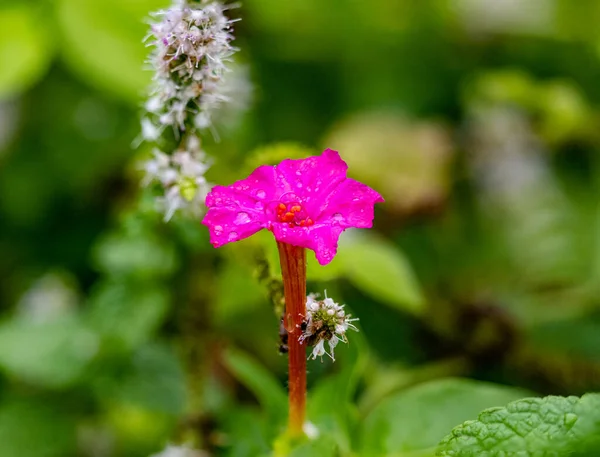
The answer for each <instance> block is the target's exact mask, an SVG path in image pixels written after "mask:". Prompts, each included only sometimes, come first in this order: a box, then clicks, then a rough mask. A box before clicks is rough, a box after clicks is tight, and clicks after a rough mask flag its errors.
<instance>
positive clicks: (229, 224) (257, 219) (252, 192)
mask: <svg viewBox="0 0 600 457" xmlns="http://www.w3.org/2000/svg"><path fill="white" fill-rule="evenodd" d="M347 170H348V165H346V163H345V162H344V161H343V160H342V159H341V158H340V156H339V154H338V153H337V152H336V151H332V150H331V149H327V150H325V151H324V152H323V154H321V155H320V156H314V157H308V158H306V159H300V160H291V159H287V160H284V161H283V162H281V163H280V164H279V165H275V166H268V165H263V166H261V167H258V168H257V169H256V170H254V171H253V172H252V173H251V174H250V176H248V177H247V178H246V179H242V180H241V181H237V182H235V183H234V184H232V185H230V186H215V187H214V188H213V189H212V190H211V192H210V193H209V194H208V195H207V197H206V206H207V207H208V212H207V213H206V216H205V217H204V220H203V221H202V223H203V224H204V225H206V226H208V228H209V232H210V242H211V243H212V245H213V246H214V247H216V248H217V247H220V246H222V245H224V244H226V243H229V242H233V241H238V240H241V239H243V238H247V237H249V236H250V235H253V234H254V233H256V232H258V231H259V230H261V229H263V228H266V229H267V230H270V231H271V232H273V234H274V235H275V239H276V240H277V241H281V242H284V243H289V244H292V245H294V246H301V247H305V248H309V249H312V250H313V251H315V255H316V257H317V260H318V261H319V263H320V264H321V265H326V264H328V263H329V262H331V260H332V259H333V257H334V256H335V254H336V252H337V244H338V238H339V236H340V234H341V233H342V232H343V231H344V230H346V229H347V228H351V227H357V228H370V227H371V226H372V225H373V212H374V206H375V203H378V202H383V198H382V197H381V195H379V194H378V193H377V192H375V191H374V190H373V189H371V188H370V187H368V186H366V185H365V184H362V183H360V182H358V181H355V180H353V179H349V178H347V177H346V171H347Z"/></svg>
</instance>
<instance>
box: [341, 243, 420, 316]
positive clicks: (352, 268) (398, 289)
mask: <svg viewBox="0 0 600 457" xmlns="http://www.w3.org/2000/svg"><path fill="white" fill-rule="evenodd" d="M334 262H339V263H340V264H342V268H343V270H344V273H345V275H346V277H347V278H348V279H349V280H350V281H351V282H352V283H353V284H354V285H355V286H356V287H357V288H359V289H361V290H362V291H363V292H365V293H366V294H368V295H370V296H371V297H373V298H374V299H376V300H377V301H380V302H382V303H387V304H389V305H391V306H393V307H395V308H398V309H401V310H403V311H408V312H410V313H414V314H420V313H421V312H423V310H424V306H425V300H424V298H423V296H422V294H421V290H420V288H419V285H418V283H417V280H416V278H415V276H414V274H413V272H412V269H411V267H410V265H409V263H408V261H407V259H406V258H405V257H404V255H403V253H402V252H401V251H400V250H399V249H398V248H397V247H396V246H395V245H393V244H392V243H390V242H388V241H386V240H384V239H381V238H378V237H375V236H373V235H367V234H360V236H354V237H352V238H351V239H348V240H344V243H343V245H342V246H340V249H339V252H338V258H337V259H335V260H334ZM332 263H333V262H332Z"/></svg>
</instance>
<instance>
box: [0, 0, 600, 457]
mask: <svg viewBox="0 0 600 457" xmlns="http://www.w3.org/2000/svg"><path fill="white" fill-rule="evenodd" d="M166 4H167V3H166V2H165V1H163V0H104V1H98V0H3V1H2V2H0V312H1V316H0V317H1V321H0V456H2V457H16V456H18V457H70V456H85V457H88V456H89V457H105V456H119V457H120V456H123V457H137V456H140V457H142V456H147V455H149V454H152V453H155V452H158V451H159V450H160V449H161V448H162V447H163V446H164V445H165V443H167V442H168V441H171V442H189V443H192V444H193V445H195V446H196V447H198V448H199V449H204V450H206V451H207V453H208V454H207V455H234V456H250V457H252V456H263V455H269V449H270V448H271V446H272V441H273V439H274V437H275V436H276V435H277V433H278V432H279V431H281V427H282V425H283V424H284V417H285V378H286V366H285V365H286V361H285V358H284V357H281V356H279V355H278V353H277V347H278V335H277V331H278V317H277V315H276V313H275V312H274V311H273V303H272V298H273V296H275V297H276V296H277V293H278V290H279V287H280V284H279V283H278V281H277V277H278V271H277V268H278V267H277V259H276V258H275V257H274V255H275V254H274V251H273V249H274V246H275V244H274V243H273V242H272V241H271V240H270V238H269V236H270V235H269V234H266V235H265V236H257V237H254V238H252V239H249V240H246V241H243V242H241V243H236V244H234V245H231V246H227V247H224V248H222V249H220V250H218V251H217V250H214V249H213V248H212V247H211V246H210V244H209V243H208V235H207V233H206V230H205V227H203V226H201V225H200V224H199V221H194V220H189V219H186V218H184V217H176V218H174V220H173V221H171V222H170V223H168V224H164V223H163V222H162V220H161V216H160V214H158V213H156V212H155V211H154V210H153V196H152V195H153V194H152V191H151V190H142V189H140V187H139V179H140V175H139V172H138V171H137V166H138V165H136V161H137V160H138V159H139V158H140V157H143V156H144V154H146V153H147V152H148V146H142V148H140V149H139V150H134V149H133V148H132V142H133V140H134V139H135V138H136V137H137V136H138V134H139V117H140V114H141V106H142V104H143V98H144V93H145V88H146V86H147V84H148V82H149V80H150V76H151V74H150V72H148V71H144V70H143V62H144V58H145V56H146V53H147V52H148V48H146V47H144V45H143V44H142V38H143V37H144V36H145V35H146V33H147V24H145V23H144V20H145V18H147V17H148V13H149V12H150V11H153V10H156V9H158V8H160V7H164V6H166ZM232 15H233V16H235V17H241V18H242V19H243V20H242V21H241V22H239V23H237V24H236V35H237V40H236V42H235V44H236V45H237V46H238V47H240V48H241V52H240V53H239V54H238V63H239V65H240V67H242V68H247V71H248V74H249V77H250V78H251V80H252V83H253V85H254V89H253V95H252V101H251V102H250V103H249V107H248V110H247V112H246V113H245V114H243V115H241V116H237V117H235V118H231V119H229V121H228V122H223V124H222V125H218V126H217V129H218V131H219V135H220V137H221V141H220V142H215V141H213V139H212V138H211V137H210V136H208V137H207V138H206V150H207V152H208V153H209V154H211V155H212V156H213V157H214V159H215V165H214V166H213V168H211V170H210V171H209V173H208V178H209V179H210V180H211V181H212V182H218V183H223V184H226V183H229V182H231V181H233V180H236V179H240V178H242V177H244V176H245V175H246V174H247V172H248V171H250V170H251V169H252V168H253V167H254V166H256V165H259V164H261V163H263V162H265V161H268V160H271V159H274V158H276V157H278V156H280V155H285V154H286V151H288V150H290V148H291V149H294V148H295V149H297V148H299V147H300V146H294V145H303V147H306V148H308V149H310V150H311V151H313V152H314V153H318V152H319V151H320V150H322V149H323V148H325V147H330V148H332V149H337V150H339V151H340V153H341V155H342V157H343V158H344V159H345V160H346V161H347V162H348V163H349V166H350V175H351V176H352V177H354V178H356V179H359V180H362V181H364V182H366V183H368V184H369V185H371V186H373V187H374V188H375V189H377V190H378V191H380V193H381V194H382V195H383V196H384V197H385V198H386V203H385V204H384V205H379V206H380V207H379V208H378V209H377V210H378V212H377V215H376V220H375V229H373V230H371V231H363V232H360V233H348V234H345V235H344V236H343V237H342V242H341V247H340V253H339V255H338V257H337V258H336V259H335V260H334V261H333V262H332V263H331V264H330V265H329V266H327V267H325V268H320V267H318V266H317V265H316V262H313V263H312V264H311V266H310V269H309V270H310V271H309V290H310V291H313V292H321V293H322V292H323V290H324V289H327V291H328V294H329V296H332V297H334V298H335V299H336V300H337V301H339V302H342V303H346V304H347V309H349V310H350V311H351V312H352V314H353V315H355V316H357V317H359V318H360V322H359V327H360V330H361V332H360V333H358V334H352V335H350V344H349V345H348V346H344V347H339V350H337V351H336V354H337V359H338V360H337V362H336V363H335V364H332V363H331V362H330V361H329V360H325V361H323V363H319V362H311V363H310V364H309V370H310V373H309V388H310V392H309V397H310V400H309V412H310V418H311V420H312V421H313V422H315V423H316V424H317V426H318V427H319V428H320V429H321V430H322V431H324V438H323V439H322V440H321V441H320V444H319V446H322V447H321V448H318V450H317V449H312V448H311V449H312V450H311V449H308V450H304V451H298V452H304V454H302V453H298V454H294V455H317V452H319V453H320V454H318V455H323V456H327V455H332V456H333V455H404V454H395V453H398V452H401V451H407V452H408V451H410V450H415V449H422V448H427V447H430V446H433V445H435V444H436V443H437V442H438V441H439V440H440V439H441V438H442V437H443V436H444V435H445V434H446V433H448V432H449V431H450V429H451V428H452V426H454V425H457V424H458V423H460V422H461V421H463V420H466V419H470V418H474V417H475V415H476V413H477V412H478V411H479V410H481V409H483V408H485V407H488V406H498V405H502V404H504V403H506V402H508V401H510V400H513V399H515V398H520V397H523V396H526V395H528V394H550V393H552V394H562V395H564V394H581V393H583V392H586V391H591V390H598V389H599V388H600V312H599V311H600V301H599V299H598V296H599V295H598V292H599V288H600V287H599V286H600V283H599V280H600V230H599V229H600V226H599V221H600V219H599V216H600V213H599V207H598V195H599V194H598V185H599V183H600V157H599V156H598V154H599V152H600V130H599V129H598V120H599V119H600V117H599V107H600V83H599V82H600V29H599V28H598V26H597V24H598V22H599V21H600V2H598V1H595V0H581V1H577V2H574V1H569V0H528V1H524V2H519V1H510V0H503V1H493V0H454V1H452V0H432V1H429V0H426V1H423V0H369V1H368V2H366V1H358V0H357V1H352V0H285V1H282V0H245V1H244V2H243V4H242V6H241V8H238V9H235V10H233V11H232ZM280 142H285V143H286V145H284V146H280V147H268V145H271V144H275V143H280ZM286 148H287V149H286ZM309 257H312V254H311V253H309ZM312 260H314V259H312ZM449 377H450V378H451V379H447V378H449ZM456 378H471V380H464V379H462V380H461V379H456ZM490 383H494V384H490ZM441 398H445V399H446V400H444V401H441V400H440V399H441ZM415 417H417V418H418V420H417V421H416V422H415ZM419 421H421V422H419ZM411 427H412V428H411ZM352 453H354V454H352ZM406 455H408V454H406Z"/></svg>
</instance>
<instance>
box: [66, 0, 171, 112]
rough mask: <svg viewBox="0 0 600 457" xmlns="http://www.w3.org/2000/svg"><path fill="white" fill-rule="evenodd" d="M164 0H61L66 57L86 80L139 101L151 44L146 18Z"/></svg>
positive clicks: (127, 98) (145, 83) (145, 85)
mask: <svg viewBox="0 0 600 457" xmlns="http://www.w3.org/2000/svg"><path fill="white" fill-rule="evenodd" d="M166 4H168V2H166V1H165V0H152V1H150V2H140V1H136V0H124V1H121V0H107V1H104V2H102V3H98V2H95V1H93V0H58V1H57V5H56V8H57V17H58V21H59V24H60V27H61V31H62V39H63V41H64V44H63V46H62V51H63V56H64V58H65V59H66V61H67V62H68V64H69V66H70V67H71V69H72V70H73V71H74V72H75V73H76V74H78V75H79V76H80V77H81V78H83V79H84V80H86V81H87V82H88V83H90V84H93V85H95V86H97V87H99V88H101V89H104V90H106V91H109V92H111V93H112V94H114V95H118V96H119V97H121V98H124V99H126V100H129V101H132V102H138V101H139V100H140V97H141V96H142V94H143V93H144V92H145V89H146V87H147V86H148V84H149V83H150V78H151V74H150V73H149V72H142V71H140V69H141V68H142V66H143V64H144V61H145V60H146V56H147V53H148V49H147V48H146V47H145V46H144V43H143V42H142V39H143V37H144V36H145V35H146V33H147V28H146V26H145V25H144V19H145V18H146V16H147V15H148V12H149V11H156V10H158V9H159V8H160V7H163V6H165V5H166Z"/></svg>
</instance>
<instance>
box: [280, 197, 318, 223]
mask: <svg viewBox="0 0 600 457" xmlns="http://www.w3.org/2000/svg"><path fill="white" fill-rule="evenodd" d="M276 218H277V222H281V223H284V224H288V225H289V226H290V228H294V227H310V226H311V225H313V224H314V221H313V220H312V219H311V218H310V217H307V215H306V211H304V208H303V207H302V205H301V204H300V203H298V202H290V203H279V204H278V205H277V216H276Z"/></svg>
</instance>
